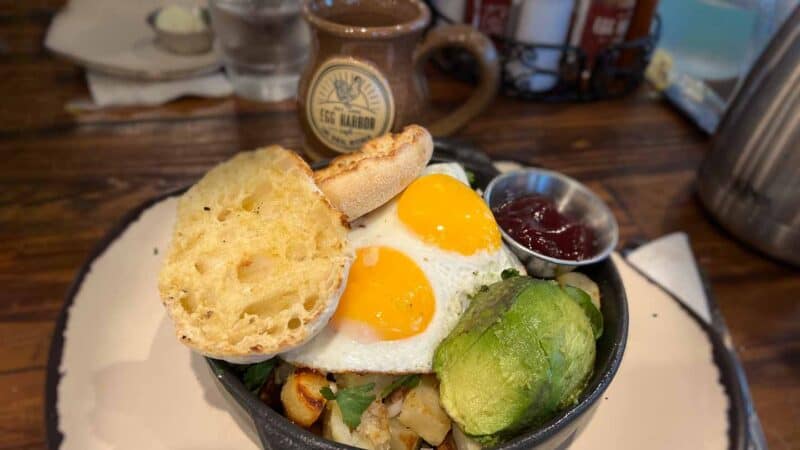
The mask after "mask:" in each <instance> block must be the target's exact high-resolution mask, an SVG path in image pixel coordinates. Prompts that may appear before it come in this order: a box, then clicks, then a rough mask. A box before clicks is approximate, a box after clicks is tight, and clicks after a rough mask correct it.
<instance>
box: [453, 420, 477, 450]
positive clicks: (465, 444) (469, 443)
mask: <svg viewBox="0 0 800 450" xmlns="http://www.w3.org/2000/svg"><path fill="white" fill-rule="evenodd" d="M453 442H455V444H456V448H457V449H458V450H481V444H479V443H477V442H476V441H474V440H472V438H470V437H469V436H467V435H466V434H464V432H463V431H461V427H459V426H458V425H456V424H453Z"/></svg>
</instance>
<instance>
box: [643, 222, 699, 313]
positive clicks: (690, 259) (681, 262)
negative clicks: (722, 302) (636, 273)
mask: <svg viewBox="0 0 800 450" xmlns="http://www.w3.org/2000/svg"><path fill="white" fill-rule="evenodd" d="M627 259H628V262H629V263H631V264H632V265H633V266H634V267H636V268H637V269H639V270H641V271H642V272H644V273H645V274H646V275H647V276H648V277H650V278H652V279H653V281H655V282H656V283H658V284H660V285H661V286H662V287H663V288H664V289H666V290H667V291H669V292H670V293H671V294H673V295H674V296H675V297H677V298H678V299H679V300H680V301H681V302H683V304H685V305H686V306H687V307H689V309H691V310H692V311H694V312H695V314H697V315H698V316H700V318H702V319H703V320H704V321H706V323H708V324H709V325H710V324H711V311H710V310H709V307H708V299H707V298H706V293H705V289H704V288H703V282H702V280H701V278H700V271H699V270H698V269H697V262H696V261H695V259H694V255H693V254H692V249H691V247H690V246H689V238H688V236H687V235H686V233H672V234H668V235H666V236H662V237H660V238H658V239H656V240H654V241H651V242H649V243H647V244H645V245H642V246H641V247H639V248H637V249H636V250H634V251H632V252H631V253H630V254H629V255H628V257H627Z"/></svg>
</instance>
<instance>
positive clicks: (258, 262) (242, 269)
mask: <svg viewBox="0 0 800 450" xmlns="http://www.w3.org/2000/svg"><path fill="white" fill-rule="evenodd" d="M271 266H272V263H271V261H270V258H269V257H267V256H261V255H256V256H249V257H246V258H244V259H242V260H241V261H240V262H239V265H238V266H236V278H237V279H238V280H239V281H240V282H242V283H256V282H259V281H264V280H265V279H267V278H268V277H269V271H270V268H271Z"/></svg>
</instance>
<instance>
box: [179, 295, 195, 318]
mask: <svg viewBox="0 0 800 450" xmlns="http://www.w3.org/2000/svg"><path fill="white" fill-rule="evenodd" d="M197 305H198V302H197V300H195V299H194V297H192V296H191V295H188V294H186V295H184V296H183V297H181V307H182V308H183V310H184V311H186V312H187V313H189V314H192V313H194V312H195V311H196V310H197Z"/></svg>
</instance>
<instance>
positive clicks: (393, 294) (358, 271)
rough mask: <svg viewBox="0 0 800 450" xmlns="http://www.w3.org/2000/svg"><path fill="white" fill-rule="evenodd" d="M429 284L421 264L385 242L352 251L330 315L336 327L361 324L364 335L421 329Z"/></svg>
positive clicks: (428, 311) (384, 336)
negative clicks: (365, 333) (341, 290)
mask: <svg viewBox="0 0 800 450" xmlns="http://www.w3.org/2000/svg"><path fill="white" fill-rule="evenodd" d="M435 305H436V302H435V299H434V295H433V289H432V288H431V285H430V283H429V282H428V278H427V277H426V276H425V273H424V272H422V269H420V267H419V266H418V265H417V264H416V263H415V262H414V261H413V260H411V258H409V257H408V256H406V255H405V254H403V253H401V252H399V251H397V250H395V249H392V248H389V247H364V248H360V249H358V250H357V251H356V259H355V261H354V262H353V266H352V267H351V268H350V274H349V275H348V279H347V286H346V287H345V290H344V293H343V294H342V297H341V299H339V307H338V308H337V309H336V312H335V313H334V315H333V319H331V324H332V325H333V327H334V328H336V329H337V330H342V331H345V332H347V330H352V329H353V324H356V325H355V328H359V327H361V329H362V330H363V328H366V329H367V330H368V334H369V337H368V339H370V340H371V339H376V340H397V339H404V338H407V337H410V336H414V335H415V334H418V333H421V332H422V331H424V330H425V328H427V326H428V324H429V323H430V321H431V318H433V313H434V310H435Z"/></svg>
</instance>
